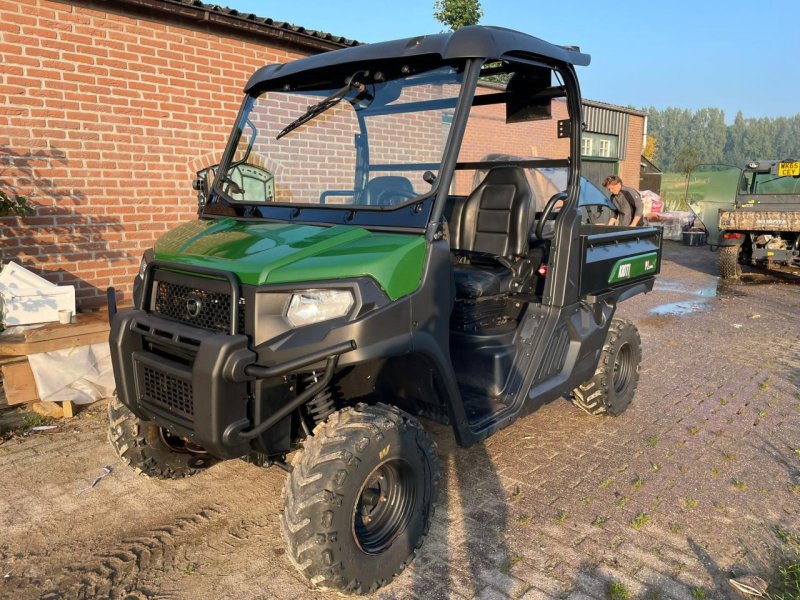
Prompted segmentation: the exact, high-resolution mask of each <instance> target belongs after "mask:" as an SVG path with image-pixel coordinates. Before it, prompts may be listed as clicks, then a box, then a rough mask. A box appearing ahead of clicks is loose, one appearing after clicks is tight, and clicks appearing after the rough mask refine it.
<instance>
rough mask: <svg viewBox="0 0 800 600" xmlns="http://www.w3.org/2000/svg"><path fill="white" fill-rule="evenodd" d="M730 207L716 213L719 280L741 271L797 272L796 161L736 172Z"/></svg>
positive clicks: (799, 171)
mask: <svg viewBox="0 0 800 600" xmlns="http://www.w3.org/2000/svg"><path fill="white" fill-rule="evenodd" d="M738 182H739V185H738V186H737V188H736V192H735V200H734V203H733V206H731V207H726V208H725V209H720V210H719V225H718V226H719V246H720V248H719V274H720V277H722V278H723V279H738V278H739V276H740V275H741V265H742V264H749V265H756V266H762V267H766V268H777V269H783V268H786V267H788V268H796V267H800V161H797V160H784V161H777V160H760V161H753V162H750V163H747V165H745V167H744V169H741V170H740V176H739V178H738Z"/></svg>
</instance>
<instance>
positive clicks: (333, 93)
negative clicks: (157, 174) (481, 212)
mask: <svg viewBox="0 0 800 600" xmlns="http://www.w3.org/2000/svg"><path fill="white" fill-rule="evenodd" d="M407 73H408V74H406V75H404V76H401V77H399V78H397V79H393V80H388V81H386V80H385V79H384V75H383V74H382V73H380V72H377V71H374V72H370V71H356V72H354V73H351V74H349V75H348V76H347V77H346V78H343V79H342V81H340V82H337V83H338V85H335V86H331V87H330V88H326V89H314V90H312V91H308V90H293V89H291V88H292V85H291V84H287V85H285V86H283V87H282V88H281V89H280V90H271V91H267V92H264V93H262V94H260V95H258V96H254V97H250V98H248V100H247V102H246V103H245V106H244V109H243V111H242V115H241V117H240V119H239V123H238V125H237V128H236V130H235V133H234V136H233V138H232V140H231V148H229V151H228V152H227V153H226V158H227V160H226V162H225V163H223V164H222V165H221V167H220V169H219V171H218V176H217V179H216V181H215V190H216V191H217V192H218V193H220V194H221V195H222V196H223V197H224V198H225V199H226V200H228V201H230V202H233V203H247V204H260V205H264V204H286V203H289V204H300V205H317V206H320V205H333V206H342V205H353V206H358V207H365V208H366V207H369V208H375V209H385V208H387V207H388V208H391V207H395V206H399V205H402V204H406V203H408V202H412V201H414V199H416V198H418V197H419V196H420V195H423V194H426V193H428V192H430V191H431V189H432V187H431V186H432V183H431V182H433V181H434V180H435V176H436V175H437V174H438V171H439V163H440V162H441V159H442V154H443V150H444V146H445V142H446V140H447V135H448V133H449V129H450V122H451V120H452V114H453V110H454V107H455V104H456V99H457V97H458V93H459V91H460V87H461V80H462V72H461V71H459V70H457V69H454V68H452V67H449V66H448V67H440V68H437V69H433V70H426V71H421V72H414V71H413V68H409V69H407ZM342 85H344V87H342ZM426 171H430V173H429V174H426Z"/></svg>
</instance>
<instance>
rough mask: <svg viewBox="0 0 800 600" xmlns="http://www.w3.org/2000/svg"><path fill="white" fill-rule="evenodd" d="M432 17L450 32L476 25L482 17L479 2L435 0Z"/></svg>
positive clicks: (476, 0)
mask: <svg viewBox="0 0 800 600" xmlns="http://www.w3.org/2000/svg"><path fill="white" fill-rule="evenodd" d="M433 16H434V17H436V20H437V21H439V22H440V23H442V24H443V25H446V26H447V27H449V28H450V29H451V30H452V31H455V30H456V29H461V28H462V27H467V26H469V25H477V24H478V21H480V20H481V17H482V16H483V10H482V9H481V3H480V1H479V0H436V1H435V2H434V3H433Z"/></svg>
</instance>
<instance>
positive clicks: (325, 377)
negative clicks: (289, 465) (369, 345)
mask: <svg viewBox="0 0 800 600" xmlns="http://www.w3.org/2000/svg"><path fill="white" fill-rule="evenodd" d="M338 361H339V357H338V356H329V357H328V362H327V364H326V365H325V372H324V373H323V374H322V377H321V378H320V380H319V381H318V382H317V383H315V384H314V385H312V386H311V387H310V388H308V389H307V390H305V391H304V392H303V393H302V394H300V395H299V396H297V397H296V398H295V399H294V400H292V401H291V402H289V403H288V404H286V405H284V406H283V407H281V409H280V410H278V411H277V412H276V413H274V414H273V415H272V416H271V417H270V418H269V419H267V420H266V421H264V422H262V423H260V424H259V425H258V426H257V427H254V428H253V429H250V430H249V431H240V432H236V431H231V430H228V431H226V432H225V437H226V438H237V437H238V438H239V439H244V440H252V439H253V438H257V437H258V436H260V435H261V434H262V433H264V432H265V431H267V430H268V429H269V428H270V427H272V426H273V425H275V424H277V423H278V422H279V421H281V420H282V419H283V418H285V417H287V416H288V415H290V414H291V413H292V412H294V411H295V410H296V409H298V408H300V407H301V406H303V404H305V403H306V402H308V401H309V400H310V399H311V398H313V397H314V396H316V395H317V394H318V393H320V392H321V391H322V390H323V389H325V387H326V386H327V385H328V384H329V383H330V381H331V379H332V378H333V371H334V369H335V368H336V363H337V362H338Z"/></svg>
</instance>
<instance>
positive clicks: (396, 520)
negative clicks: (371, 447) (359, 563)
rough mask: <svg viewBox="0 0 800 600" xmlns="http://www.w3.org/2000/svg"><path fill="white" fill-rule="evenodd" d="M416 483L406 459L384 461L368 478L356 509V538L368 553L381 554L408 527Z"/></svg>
mask: <svg viewBox="0 0 800 600" xmlns="http://www.w3.org/2000/svg"><path fill="white" fill-rule="evenodd" d="M416 492H417V490H416V482H415V479H414V473H413V471H412V469H411V466H410V465H409V464H408V463H407V462H406V461H404V460H401V459H392V460H388V461H386V462H384V463H381V464H380V465H378V466H377V467H375V469H373V470H372V472H371V473H370V474H369V476H368V477H367V479H366V481H365V482H364V485H362V486H361V490H360V491H359V493H358V497H357V498H356V505H355V507H354V509H353V537H354V538H355V541H356V543H357V544H358V546H359V547H360V548H361V549H362V550H363V551H364V552H366V553H367V554H380V553H381V552H384V551H385V550H386V549H387V548H389V547H390V546H391V545H392V542H394V540H395V538H397V536H398V535H400V533H402V532H403V531H404V530H405V528H406V527H407V526H408V522H409V521H410V519H411V515H412V512H413V509H414V501H415V499H416Z"/></svg>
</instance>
